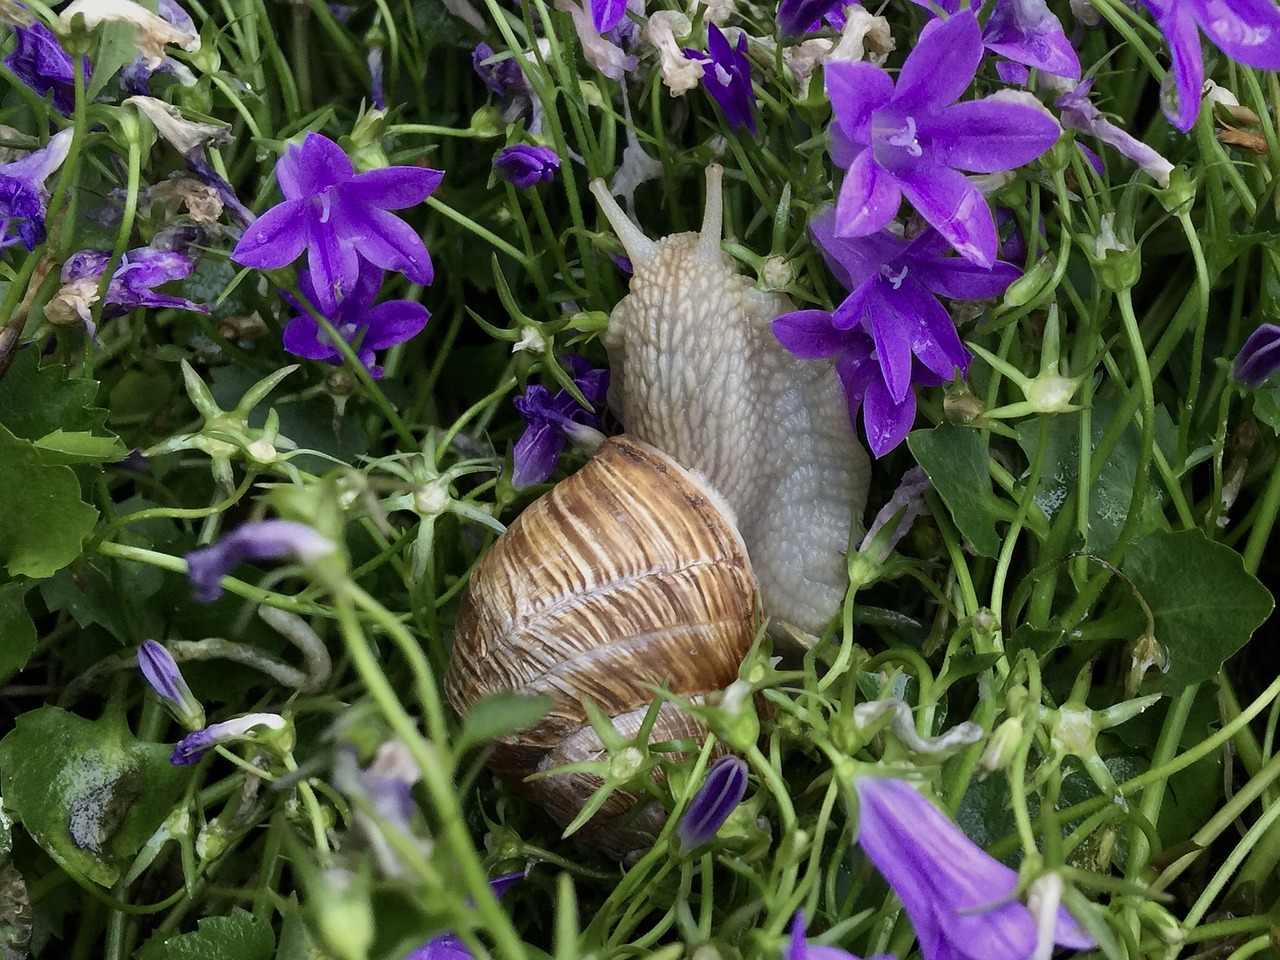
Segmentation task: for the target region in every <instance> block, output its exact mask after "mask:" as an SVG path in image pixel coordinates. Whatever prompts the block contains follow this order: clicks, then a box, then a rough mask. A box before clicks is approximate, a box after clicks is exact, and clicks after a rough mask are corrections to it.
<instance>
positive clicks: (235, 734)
mask: <svg viewBox="0 0 1280 960" xmlns="http://www.w3.org/2000/svg"><path fill="white" fill-rule="evenodd" d="M259 729H265V730H266V731H268V732H269V733H268V736H270V735H271V733H275V734H276V735H277V737H278V738H279V739H280V740H282V741H285V742H288V741H289V740H291V739H292V737H291V735H290V729H289V721H288V720H286V719H285V718H284V717H282V716H280V714H278V713H250V714H247V715H245V716H243V717H236V718H235V719H234V720H224V721H223V722H222V723H214V724H210V725H209V726H207V727H205V728H204V729H203V730H197V731H196V732H195V733H192V734H189V735H188V736H185V737H183V738H182V739H181V740H179V741H178V745H177V746H176V747H174V748H173V753H171V754H170V755H169V762H170V763H171V764H173V765H174V766H175V767H185V766H188V765H190V764H193V763H195V762H197V761H198V760H199V759H200V758H201V757H203V756H204V755H205V754H206V753H208V752H209V751H210V750H212V749H213V748H214V747H215V746H217V745H218V744H220V743H232V742H235V741H239V740H254V739H258V738H259V737H260V736H261V734H259V733H258V732H257V731H258V730H259Z"/></svg>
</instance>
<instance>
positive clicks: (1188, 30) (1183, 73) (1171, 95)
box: [1147, 0, 1204, 133]
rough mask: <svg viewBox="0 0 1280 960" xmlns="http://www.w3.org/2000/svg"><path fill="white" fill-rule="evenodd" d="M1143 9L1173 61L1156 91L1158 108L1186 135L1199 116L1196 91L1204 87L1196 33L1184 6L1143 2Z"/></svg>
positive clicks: (1168, 0)
mask: <svg viewBox="0 0 1280 960" xmlns="http://www.w3.org/2000/svg"><path fill="white" fill-rule="evenodd" d="M1147 6H1149V7H1150V8H1151V10H1152V12H1153V13H1155V15H1156V25H1157V26H1158V27H1159V28H1160V32H1161V33H1163V34H1164V37H1165V40H1166V41H1167V42H1168V44H1169V55H1170V57H1171V58H1172V60H1173V64H1172V66H1171V67H1170V71H1169V74H1168V75H1167V76H1166V77H1165V79H1164V83H1163V84H1162V85H1161V88H1160V107H1161V109H1162V110H1163V111H1164V114H1165V116H1166V117H1168V118H1169V122H1170V123H1172V124H1173V125H1174V126H1175V127H1177V128H1178V129H1179V130H1181V131H1182V132H1183V133H1186V132H1187V131H1188V130H1190V129H1191V128H1192V127H1193V126H1195V122H1196V117H1197V116H1198V115H1199V114H1200V90H1201V88H1202V87H1203V86H1204V60H1203V59H1202V57H1201V54H1200V31H1199V30H1197V29H1196V22H1195V19H1194V18H1193V17H1192V15H1191V11H1190V10H1189V9H1188V5H1187V4H1184V3H1175V2H1173V0H1159V2H1158V3H1157V2H1156V0H1147ZM1170 80H1172V83H1171V82H1170Z"/></svg>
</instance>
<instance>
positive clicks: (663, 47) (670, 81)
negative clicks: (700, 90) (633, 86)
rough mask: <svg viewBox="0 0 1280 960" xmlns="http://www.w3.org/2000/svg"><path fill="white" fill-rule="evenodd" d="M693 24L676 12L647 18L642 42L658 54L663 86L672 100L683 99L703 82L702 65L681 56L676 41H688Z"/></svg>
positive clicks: (664, 12) (682, 54) (661, 12)
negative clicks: (680, 38)
mask: <svg viewBox="0 0 1280 960" xmlns="http://www.w3.org/2000/svg"><path fill="white" fill-rule="evenodd" d="M692 29H693V24H691V23H690V22H689V18H688V17H686V16H685V15H684V14H683V13H680V12H679V11H676V10H659V11H658V12H657V13H654V14H652V15H651V16H650V17H649V25H648V26H647V27H645V38H646V39H647V40H648V41H649V42H650V43H651V44H653V46H654V48H655V49H656V50H657V51H658V58H659V62H660V67H661V69H662V82H663V83H665V84H666V85H667V89H668V90H670V91H671V95H672V96H673V97H680V96H684V94H685V93H686V92H687V91H689V90H692V89H693V88H694V87H696V86H697V85H698V83H699V82H700V81H701V80H702V63H701V62H699V61H697V60H690V59H689V58H688V57H686V56H685V55H684V51H683V50H682V49H681V48H680V44H679V43H678V42H677V41H676V37H688V36H689V33H690V31H692Z"/></svg>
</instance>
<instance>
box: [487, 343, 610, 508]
mask: <svg viewBox="0 0 1280 960" xmlns="http://www.w3.org/2000/svg"><path fill="white" fill-rule="evenodd" d="M564 362H565V365H566V366H568V368H569V373H570V375H571V376H572V377H573V382H574V384H576V385H577V387H578V390H579V391H581V393H582V396H583V398H584V399H585V400H586V401H587V403H589V404H590V405H591V406H590V408H589V409H588V408H586V407H583V406H582V404H580V403H578V401H577V400H575V399H574V398H573V395H572V394H571V393H569V391H568V390H558V391H556V393H555V394H552V393H551V391H550V390H548V389H547V388H546V387H543V386H539V385H538V384H530V386H529V388H528V389H527V390H526V391H525V393H524V396H522V397H516V399H515V406H516V409H517V410H518V411H520V415H521V416H523V417H524V419H525V423H526V424H528V426H526V427H525V431H524V433H523V434H521V436H520V439H519V440H517V441H516V445H515V449H514V450H513V451H512V460H513V462H514V464H515V475H514V476H513V477H512V478H511V482H512V484H513V485H514V486H515V487H516V489H522V488H524V487H529V486H532V485H533V484H535V483H541V482H542V481H543V480H545V479H547V477H549V476H551V472H552V471H553V470H555V468H556V461H557V460H558V459H559V458H560V453H561V451H562V450H564V447H565V444H566V443H567V442H568V441H569V440H571V439H582V440H586V439H588V438H591V439H598V437H599V433H598V431H599V427H600V412H601V410H603V408H604V399H605V395H606V394H607V393H608V391H609V371H608V370H603V369H597V368H594V367H592V366H591V364H590V363H588V362H587V361H586V360H584V359H583V358H582V357H579V356H577V355H576V354H572V353H570V354H566V355H565V357H564Z"/></svg>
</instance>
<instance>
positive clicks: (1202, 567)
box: [1123, 530, 1275, 694]
mask: <svg viewBox="0 0 1280 960" xmlns="http://www.w3.org/2000/svg"><path fill="white" fill-rule="evenodd" d="M1123 570H1124V573H1125V575H1126V576H1128V577H1129V579H1130V580H1132V581H1133V583H1134V585H1135V586H1136V587H1137V589H1138V591H1139V592H1140V593H1141V594H1142V597H1143V599H1144V600H1146V602H1147V604H1148V606H1150V607H1151V612H1152V614H1153V615H1154V616H1155V621H1156V639H1157V640H1159V641H1160V642H1161V643H1162V644H1164V646H1165V648H1166V649H1167V650H1168V653H1169V670H1168V672H1167V673H1164V674H1151V673H1149V674H1147V679H1146V681H1145V682H1144V683H1143V685H1142V691H1141V692H1142V693H1144V694H1145V693H1168V694H1175V693H1179V692H1181V691H1182V690H1183V689H1184V688H1185V687H1187V686H1189V685H1191V684H1193V683H1200V682H1202V681H1205V680H1208V679H1210V678H1211V677H1213V676H1215V675H1216V674H1217V672H1218V670H1219V669H1220V668H1221V667H1222V664H1223V663H1224V662H1225V661H1226V660H1227V659H1228V658H1229V657H1230V656H1231V655H1232V654H1234V653H1235V652H1236V651H1237V650H1239V649H1240V648H1241V647H1243V646H1244V645H1245V643H1246V642H1248V640H1249V637H1250V636H1251V635H1252V634H1253V631H1254V630H1256V629H1258V627H1259V626H1261V625H1262V623H1263V622H1264V621H1265V620H1266V619H1267V617H1268V616H1270V615H1271V610H1272V608H1273V607H1274V606H1275V601H1274V600H1272V598H1271V594H1270V593H1269V592H1268V590H1267V588H1266V587H1264V586H1263V585H1262V584H1261V583H1259V582H1258V579H1257V578H1256V577H1254V576H1253V575H1251V574H1249V573H1247V572H1246V571H1245V569H1244V561H1243V560H1242V559H1241V557H1240V555H1239V554H1238V553H1236V552H1235V551H1234V550H1232V549H1231V548H1230V547H1227V546H1224V545H1223V544H1221V543H1214V542H1213V541H1212V540H1209V539H1208V538H1207V537H1206V536H1205V535H1204V534H1203V533H1201V532H1200V531H1199V530H1183V531H1180V532H1178V533H1166V532H1159V533H1153V534H1151V535H1150V536H1148V537H1146V538H1144V539H1143V540H1141V541H1140V542H1139V543H1137V544H1136V545H1135V546H1134V547H1133V548H1132V549H1131V550H1130V551H1129V553H1128V554H1127V555H1126V556H1125V559H1124V563H1123Z"/></svg>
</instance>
